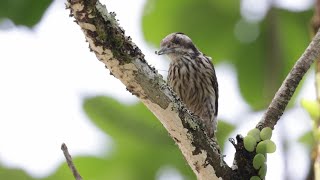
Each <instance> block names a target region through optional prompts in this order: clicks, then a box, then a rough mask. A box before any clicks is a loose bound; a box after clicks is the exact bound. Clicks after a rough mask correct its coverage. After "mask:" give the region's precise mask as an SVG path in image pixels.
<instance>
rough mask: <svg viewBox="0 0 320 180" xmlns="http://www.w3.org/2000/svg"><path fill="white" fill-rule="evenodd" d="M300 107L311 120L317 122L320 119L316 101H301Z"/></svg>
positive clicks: (318, 105)
mask: <svg viewBox="0 0 320 180" xmlns="http://www.w3.org/2000/svg"><path fill="white" fill-rule="evenodd" d="M301 105H302V107H303V108H304V109H305V110H307V111H308V113H309V115H310V117H311V118H312V119H313V120H316V121H317V120H318V119H319V118H320V104H319V102H318V101H317V100H308V99H302V100H301Z"/></svg>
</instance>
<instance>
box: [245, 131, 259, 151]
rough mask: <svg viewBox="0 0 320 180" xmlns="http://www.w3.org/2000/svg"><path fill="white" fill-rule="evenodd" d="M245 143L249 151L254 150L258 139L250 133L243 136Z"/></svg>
mask: <svg viewBox="0 0 320 180" xmlns="http://www.w3.org/2000/svg"><path fill="white" fill-rule="evenodd" d="M243 144H244V148H246V150H247V151H249V152H253V151H254V148H255V147H256V145H257V142H256V139H255V138H254V137H252V136H250V135H248V136H246V137H244V138H243Z"/></svg>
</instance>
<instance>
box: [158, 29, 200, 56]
mask: <svg viewBox="0 0 320 180" xmlns="http://www.w3.org/2000/svg"><path fill="white" fill-rule="evenodd" d="M198 53H199V51H198V49H197V48H196V46H195V45H194V44H193V42H192V40H191V39H190V38H189V37H188V36H187V35H185V34H183V33H180V32H178V33H171V34H169V35H167V36H166V37H165V38H164V39H163V40H162V41H161V43H160V50H159V51H158V52H157V54H158V55H163V54H166V55H168V56H169V57H170V56H171V57H172V56H180V55H185V54H198Z"/></svg>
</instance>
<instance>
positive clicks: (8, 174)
mask: <svg viewBox="0 0 320 180" xmlns="http://www.w3.org/2000/svg"><path fill="white" fill-rule="evenodd" d="M0 179H10V180H20V179H23V180H33V179H34V178H32V177H31V176H29V175H28V174H27V173H26V172H25V171H23V170H21V169H15V168H12V169H9V168H4V167H1V166H0Z"/></svg>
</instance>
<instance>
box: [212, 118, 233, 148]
mask: <svg viewBox="0 0 320 180" xmlns="http://www.w3.org/2000/svg"><path fill="white" fill-rule="evenodd" d="M235 128H236V127H235V126H234V125H233V124H230V123H228V122H226V121H222V120H219V122H218V128H217V129H218V131H217V133H216V137H217V139H218V143H219V145H220V148H221V150H223V149H224V145H225V143H226V142H227V140H228V138H229V137H230V134H231V133H232V132H233V131H234V130H235Z"/></svg>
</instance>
